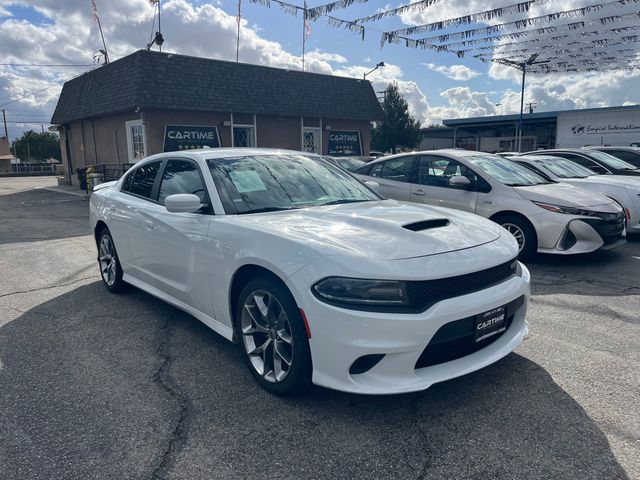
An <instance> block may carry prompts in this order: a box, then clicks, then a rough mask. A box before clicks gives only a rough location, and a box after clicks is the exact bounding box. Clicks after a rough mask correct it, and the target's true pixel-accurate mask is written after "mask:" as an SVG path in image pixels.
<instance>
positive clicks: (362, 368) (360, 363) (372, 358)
mask: <svg viewBox="0 0 640 480" xmlns="http://www.w3.org/2000/svg"><path fill="white" fill-rule="evenodd" d="M383 358H384V353H375V354H372V355H363V356H362V357H360V358H358V359H357V360H356V361H355V362H353V363H352V364H351V367H349V374H350V375H359V374H361V373H366V372H368V371H369V370H371V369H372V368H373V367H375V366H376V365H377V364H378V363H379V362H380V360H382V359H383Z"/></svg>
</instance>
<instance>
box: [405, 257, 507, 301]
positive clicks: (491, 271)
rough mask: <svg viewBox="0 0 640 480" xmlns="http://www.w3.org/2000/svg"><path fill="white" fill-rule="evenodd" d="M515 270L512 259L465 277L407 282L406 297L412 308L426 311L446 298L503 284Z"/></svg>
mask: <svg viewBox="0 0 640 480" xmlns="http://www.w3.org/2000/svg"><path fill="white" fill-rule="evenodd" d="M516 268H517V262H516V261H515V259H514V260H511V261H509V262H506V263H503V264H502V265H498V266H497V267H492V268H487V269H486V270H480V271H479V272H473V273H468V274H466V275H458V276H456V277H448V278H440V279H437V280H423V281H417V282H416V281H411V282H407V296H408V297H409V300H410V302H411V305H412V306H413V307H415V308H417V309H420V310H426V309H427V308H429V307H430V306H432V305H434V304H436V303H437V302H440V301H442V300H446V299H447V298H453V297H459V296H461V295H467V294H469V293H473V292H477V291H479V290H483V289H485V288H488V287H490V286H492V285H496V284H498V283H500V282H504V281H505V280H506V279H508V278H509V277H511V276H512V275H514V274H515V273H516Z"/></svg>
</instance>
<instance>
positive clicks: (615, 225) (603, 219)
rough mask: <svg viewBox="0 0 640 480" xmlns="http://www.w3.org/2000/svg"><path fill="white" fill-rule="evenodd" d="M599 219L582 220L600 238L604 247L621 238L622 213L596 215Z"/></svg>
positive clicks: (622, 228)
mask: <svg viewBox="0 0 640 480" xmlns="http://www.w3.org/2000/svg"><path fill="white" fill-rule="evenodd" d="M598 216H599V217H600V218H593V219H592V218H589V219H583V220H582V221H583V222H585V223H588V224H589V225H590V226H591V227H592V228H593V229H594V230H595V231H596V232H598V235H600V237H602V240H603V241H604V244H605V245H610V244H612V243H615V242H617V241H618V240H620V239H621V238H622V232H623V231H624V213H619V214H618V213H598Z"/></svg>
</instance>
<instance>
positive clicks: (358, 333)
mask: <svg viewBox="0 0 640 480" xmlns="http://www.w3.org/2000/svg"><path fill="white" fill-rule="evenodd" d="M90 205H91V206H90V218H91V228H92V230H93V232H95V238H96V242H97V246H98V262H99V265H100V271H101V274H102V279H103V281H104V284H105V286H106V288H107V289H108V290H110V291H112V292H117V291H119V290H121V289H122V288H124V287H125V286H126V284H132V285H135V286H136V287H139V288H140V289H142V290H144V291H146V292H148V293H150V294H151V295H154V296H156V297H158V298H160V299H162V300H164V301H166V302H168V303H170V304H172V305H175V306H176V307H178V308H180V309H182V310H184V311H186V312H188V313H190V314H192V315H193V316H194V317H196V318H198V319H200V320H201V321H202V322H204V323H205V324H207V325H208V326H209V327H211V328H212V329H213V330H215V331H216V332H218V333H220V334H221V335H222V336H224V337H225V338H227V339H229V340H232V341H234V342H237V343H239V344H240V345H241V349H242V352H243V355H244V358H245V360H246V363H247V365H248V367H249V369H250V371H251V373H252V375H253V376H254V377H255V379H256V380H257V382H258V383H259V384H260V385H262V386H263V387H264V388H265V389H267V390H269V391H271V392H274V393H278V394H286V393H292V392H295V391H299V390H301V389H304V387H306V386H307V385H308V384H309V383H310V382H313V383H315V384H317V385H322V386H325V387H329V388H334V389H338V390H343V391H348V392H358V393H369V394H387V393H400V392H409V391H415V390H422V389H425V388H427V387H429V386H430V385H432V384H433V383H436V382H441V381H444V380H447V379H450V378H454V377H458V376H460V375H463V374H466V373H469V372H472V371H474V370H477V369H479V368H482V367H484V366H486V365H489V364H491V363H493V362H495V361H497V360H498V359H500V358H501V357H503V356H505V355H507V354H508V353H509V352H511V351H512V350H513V349H514V348H515V347H516V346H518V345H519V344H520V343H521V341H522V340H523V338H524V337H525V335H526V334H527V332H528V325H527V322H526V321H525V313H526V310H527V303H528V298H529V272H528V271H527V269H526V268H525V267H524V266H523V265H521V264H520V263H518V262H517V260H516V256H517V254H518V247H517V243H516V242H515V240H514V239H513V237H512V236H511V235H509V234H507V232H506V231H504V230H503V229H502V228H500V227H499V226H498V225H496V224H494V223H492V222H489V221H487V220H485V219H483V218H481V217H477V216H476V215H472V214H469V213H465V212H457V211H454V210H449V209H441V208H435V207H429V206H424V205H415V204H410V203H405V202H397V201H394V200H381V199H380V197H379V196H378V195H377V194H376V193H375V192H373V191H372V190H370V189H369V188H368V187H366V186H365V185H363V184H362V183H360V182H359V181H358V180H356V179H355V178H353V177H352V176H350V175H349V174H347V173H346V172H344V171H343V170H341V169H339V168H337V167H335V166H333V165H331V164H330V163H329V162H326V161H324V160H319V159H313V158H309V157H306V156H304V154H302V153H297V152H287V151H275V150H266V149H207V150H200V151H189V152H173V153H165V154H159V155H154V156H152V157H149V158H147V159H145V160H142V161H140V162H138V163H137V164H136V165H135V166H134V167H132V168H131V170H129V171H128V172H127V173H126V174H125V175H124V176H123V177H122V178H121V179H120V180H118V181H117V182H110V183H107V184H103V185H99V186H97V187H96V189H95V190H94V192H93V194H92V196H91V204H90ZM212 368H215V366H212Z"/></svg>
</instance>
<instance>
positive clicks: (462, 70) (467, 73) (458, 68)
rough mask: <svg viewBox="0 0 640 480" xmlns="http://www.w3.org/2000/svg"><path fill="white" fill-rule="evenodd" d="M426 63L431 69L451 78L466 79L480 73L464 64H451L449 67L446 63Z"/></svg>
mask: <svg viewBox="0 0 640 480" xmlns="http://www.w3.org/2000/svg"><path fill="white" fill-rule="evenodd" d="M425 65H426V67H427V68H428V69H429V70H433V71H434V72H438V73H441V74H442V75H444V76H445V77H447V78H450V79H451V80H457V81H466V80H471V79H472V78H475V77H477V76H478V75H480V73H478V72H476V71H475V70H472V69H470V68H469V67H465V66H464V65H451V66H449V67H447V66H445V65H436V64H435V63H426V64H425Z"/></svg>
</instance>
